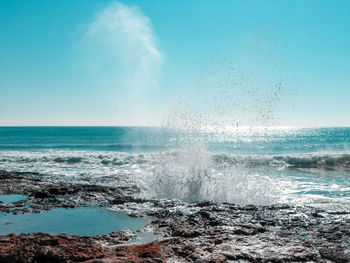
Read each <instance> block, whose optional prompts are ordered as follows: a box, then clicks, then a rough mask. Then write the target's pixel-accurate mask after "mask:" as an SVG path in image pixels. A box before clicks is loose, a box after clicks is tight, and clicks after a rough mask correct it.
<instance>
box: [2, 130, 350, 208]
mask: <svg viewBox="0 0 350 263" xmlns="http://www.w3.org/2000/svg"><path fill="white" fill-rule="evenodd" d="M0 169H1V170H8V171H31V172H39V173H41V174H44V175H46V176H48V178H51V179H52V180H71V181H82V180H85V181H86V178H99V180H98V183H100V184H106V185H114V184H121V183H123V184H128V185H130V184H135V185H136V186H138V187H139V188H140V195H141V196H142V197H147V198H169V199H180V200H184V201H188V202H196V201H203V200H211V201H215V202H230V203H236V204H262V205H265V204H271V203H291V204H297V205H303V204H308V205H320V206H325V205H326V204H327V205H334V206H338V205H345V206H348V202H349V201H350V128H294V127H195V128H193V129H170V128H168V127H0ZM103 178H108V180H107V179H106V180H103ZM113 178H118V180H113ZM121 179H122V180H121Z"/></svg>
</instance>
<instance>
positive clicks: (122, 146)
mask: <svg viewBox="0 0 350 263" xmlns="http://www.w3.org/2000/svg"><path fill="white" fill-rule="evenodd" d="M190 136H191V137H195V138H192V139H191V138H190V140H193V139H194V140H196V141H201V142H205V143H206V145H207V146H208V148H209V149H210V150H212V151H214V152H229V153H238V154H253V153H254V154H255V153H258V154H266V153H270V154H291V153H309V152H321V151H349V150H350V128H288V127H276V128H274V127H261V128H250V127H241V128H234V127H233V128H232V127H227V128H225V127H220V128H217V129H213V128H210V127H209V128H208V127H206V128H202V129H201V130H200V131H198V132H193V131H190V132H189V131H185V130H176V131H174V130H170V129H166V128H156V127H0V150H2V151H9V150H16V151H24V150H29V151H35V150H47V149H55V150H60V149H61V150H93V151H116V152H136V153H138V152H157V151H164V150H169V149H171V148H173V147H176V146H178V145H179V143H180V144H181V142H182V141H183V140H184V139H189V137H190Z"/></svg>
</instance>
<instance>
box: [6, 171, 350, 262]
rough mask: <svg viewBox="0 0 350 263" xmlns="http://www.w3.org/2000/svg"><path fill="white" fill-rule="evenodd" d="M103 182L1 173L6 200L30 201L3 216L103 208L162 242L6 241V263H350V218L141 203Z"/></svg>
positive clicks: (298, 210) (310, 211) (116, 237)
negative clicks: (131, 219)
mask: <svg viewBox="0 0 350 263" xmlns="http://www.w3.org/2000/svg"><path fill="white" fill-rule="evenodd" d="M98 180H99V181H98ZM98 180H97V179H95V180H92V179H90V180H87V181H85V182H69V181H57V180H51V179H50V178H48V177H46V176H44V175H40V174H34V173H14V172H5V171H1V172H0V194H22V195H26V196H28V198H27V199H25V200H21V201H18V202H15V203H9V204H5V203H0V211H1V212H2V213H14V214H16V213H17V214H18V213H39V212H41V211H43V210H50V209H54V208H74V207H80V206H94V205H99V206H103V207H108V208H110V209H113V210H116V211H125V212H127V213H128V214H129V215H131V216H140V217H149V218H151V221H150V224H149V225H148V226H147V229H148V230H152V231H153V232H154V233H155V234H156V235H157V237H158V238H157V239H156V240H154V241H152V242H150V243H146V244H131V243H130V241H131V240H133V239H134V238H135V233H134V232H132V231H121V232H112V233H110V234H107V235H102V236H89V237H79V236H70V235H66V234H44V233H31V234H20V235H15V234H11V235H0V262H25V263H27V262H38V263H39V262H350V212H349V211H344V210H341V211H338V210H332V211H330V210H324V209H321V208H315V207H305V206H303V207H292V206H289V205H283V204H279V205H272V206H237V205H234V204H214V203H209V202H203V203H195V204H189V203H184V202H180V201H172V200H157V199H143V198H139V197H138V191H139V189H137V187H135V186H132V185H130V186H125V185H123V186H118V182H115V185H116V186H115V187H111V186H105V185H104V184H103V181H104V180H110V178H100V179H98ZM113 180H116V179H115V178H113ZM120 185H122V184H120ZM0 229H1V226H0ZM141 231H142V230H141ZM0 234H1V231H0Z"/></svg>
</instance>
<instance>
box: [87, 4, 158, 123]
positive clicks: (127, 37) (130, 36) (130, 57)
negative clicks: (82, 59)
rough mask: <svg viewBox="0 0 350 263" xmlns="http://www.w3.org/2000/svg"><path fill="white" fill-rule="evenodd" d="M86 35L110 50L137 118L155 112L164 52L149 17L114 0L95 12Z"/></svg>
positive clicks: (123, 92)
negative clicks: (155, 96) (153, 100)
mask: <svg viewBox="0 0 350 263" xmlns="http://www.w3.org/2000/svg"><path fill="white" fill-rule="evenodd" d="M86 37H87V39H89V40H90V42H91V41H92V42H94V43H95V44H97V46H96V45H95V48H99V49H103V50H104V51H103V52H107V55H108V57H107V58H106V60H115V63H114V61H112V63H111V64H110V66H111V67H115V68H114V69H112V70H114V71H115V72H114V75H118V79H117V80H116V84H115V85H116V86H117V88H118V89H120V90H121V91H122V92H121V93H120V94H125V96H124V98H123V100H122V101H123V102H124V103H125V104H127V106H128V111H133V113H132V117H135V118H136V120H135V121H137V120H138V119H137V115H141V113H142V116H143V117H145V115H146V114H147V113H149V114H148V115H149V116H152V114H151V113H154V112H153V111H152V103H151V102H150V101H151V99H152V96H153V95H155V94H156V93H157V91H158V89H159V86H160V84H159V79H160V77H161V70H162V63H163V55H162V53H161V52H160V51H159V49H158V47H157V43H156V37H155V33H154V31H153V28H152V23H151V21H150V19H149V18H148V17H147V16H146V15H145V14H143V13H142V12H141V10H140V9H139V8H138V7H137V6H135V5H133V6H127V5H124V4H121V3H118V2H113V3H111V4H110V5H108V6H107V8H105V9H104V10H103V11H102V12H101V13H99V14H97V15H96V17H95V20H94V21H93V22H92V23H91V24H90V25H89V27H88V30H87V33H86ZM112 74H113V72H112ZM149 116H148V117H149Z"/></svg>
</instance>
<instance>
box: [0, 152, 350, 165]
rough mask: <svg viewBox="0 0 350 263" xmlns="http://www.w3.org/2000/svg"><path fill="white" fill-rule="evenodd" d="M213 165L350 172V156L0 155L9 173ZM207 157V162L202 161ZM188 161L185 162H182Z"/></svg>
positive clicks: (84, 153) (197, 154) (34, 153)
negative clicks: (33, 167)
mask: <svg viewBox="0 0 350 263" xmlns="http://www.w3.org/2000/svg"><path fill="white" fill-rule="evenodd" d="M194 155H196V156H197V160H196V161H197V162H198V161H199V160H201V161H205V162H206V163H208V162H210V163H211V165H215V166H216V167H217V168H219V167H241V168H264V167H268V168H279V169H281V168H283V169H293V168H305V169H307V168H315V169H337V170H342V169H344V170H348V169H350V152H321V153H320V152H318V153H302V154H276V155H262V154H261V155H259V154H256V155H242V154H229V153H210V152H206V151H204V150H203V151H201V150H198V151H194V152H187V151H186V150H184V151H182V150H174V151H167V152H161V153H142V154H140V153H121V152H93V151H65V150H48V151H41V152H36V151H28V152H23V151H3V152H1V153H0V168H1V169H6V167H8V165H9V164H12V166H11V167H12V168H14V169H15V168H16V164H18V165H19V166H21V165H24V164H30V163H32V164H38V165H39V164H40V165H42V164H50V163H51V164H55V163H56V164H71V165H74V164H86V165H88V164H93V165H101V166H123V165H137V164H146V163H148V164H155V163H156V162H157V161H159V160H164V158H167V160H169V159H171V158H173V159H175V158H183V159H185V158H187V160H189V158H190V157H191V158H192V159H193V158H196V157H195V156H194ZM203 156H205V160H203ZM183 161H185V160H183Z"/></svg>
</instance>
